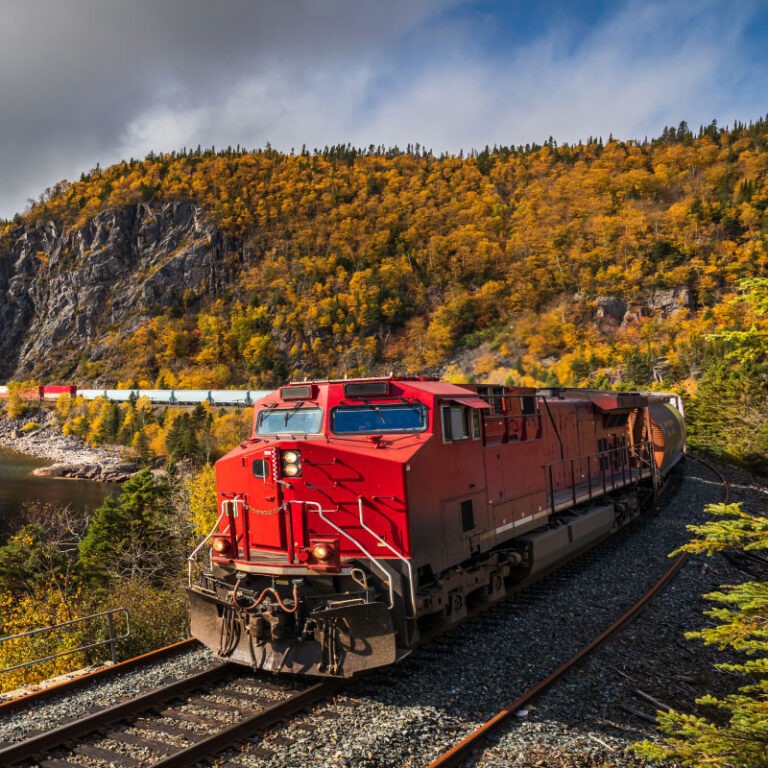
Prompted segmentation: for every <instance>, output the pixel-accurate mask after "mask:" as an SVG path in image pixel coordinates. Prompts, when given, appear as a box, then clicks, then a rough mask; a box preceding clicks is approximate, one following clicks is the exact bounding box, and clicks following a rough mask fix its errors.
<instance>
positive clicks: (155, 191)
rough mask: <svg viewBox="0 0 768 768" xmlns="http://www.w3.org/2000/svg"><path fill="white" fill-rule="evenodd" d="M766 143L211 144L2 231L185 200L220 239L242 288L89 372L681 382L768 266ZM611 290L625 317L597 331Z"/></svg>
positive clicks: (115, 338) (181, 310) (755, 128)
mask: <svg viewBox="0 0 768 768" xmlns="http://www.w3.org/2000/svg"><path fill="white" fill-rule="evenodd" d="M767 145H768V124H767V123H766V122H765V121H763V120H759V121H758V122H756V123H754V124H752V125H749V126H744V125H736V126H734V127H733V128H729V129H720V128H718V127H717V126H716V125H715V124H714V123H713V124H712V125H710V126H707V127H706V128H702V129H701V130H700V131H699V133H698V135H694V134H693V133H692V132H691V131H690V130H689V129H688V127H687V126H686V125H685V124H684V123H683V124H681V125H680V126H679V127H678V128H677V129H665V131H664V133H663V135H662V136H661V137H660V138H658V139H655V140H651V141H647V140H646V141H643V142H636V141H616V140H609V141H608V142H606V143H604V142H602V141H601V140H590V141H588V142H586V143H580V144H577V145H561V146H558V145H557V144H556V143H555V142H554V141H552V140H550V141H549V142H547V143H546V144H544V145H541V146H537V145H533V146H526V147H516V148H515V147H499V148H494V149H486V150H483V151H482V152H475V153H472V154H471V155H469V156H462V155H459V156H449V155H444V156H440V157H436V156H434V155H433V154H432V153H430V152H425V151H424V150H422V149H421V148H420V147H418V146H416V147H408V148H407V149H406V150H405V151H401V150H398V149H397V148H395V149H390V150H387V149H384V148H383V147H373V146H372V147H369V148H368V149H363V150H361V149H355V148H352V147H349V146H338V147H332V148H325V149H324V150H315V151H313V152H309V151H306V150H302V151H301V152H300V153H298V154H291V155H286V154H282V153H279V152H276V151H274V150H272V149H269V148H267V149H265V150H259V151H252V152H251V151H245V150H240V149H235V150H232V149H228V150H225V151H223V152H218V153H217V152H214V151H212V150H210V151H202V150H200V149H198V150H196V151H182V152H178V153H172V154H168V155H150V156H149V157H147V158H146V159H144V160H140V161H137V160H131V161H129V162H124V163H121V164H118V165H114V166H112V167H110V168H105V169H101V168H96V169H94V170H93V171H91V172H90V173H89V174H87V175H85V176H83V178H82V179H81V180H80V181H76V182H74V183H64V182H62V183H61V184H59V185H56V186H55V187H54V188H53V189H51V190H48V191H47V192H46V194H44V195H43V196H42V197H41V199H40V201H39V202H38V203H37V204H35V205H34V206H33V207H32V208H31V210H30V211H29V212H28V213H27V214H25V215H24V217H22V218H21V219H20V220H19V221H18V222H15V223H9V224H8V225H7V226H6V227H5V232H6V235H7V237H9V238H10V237H12V236H13V232H14V231H15V227H16V226H17V225H18V224H24V225H26V226H38V225H43V224H44V223H45V222H47V221H50V220H54V221H56V222H58V225H59V226H60V227H61V226H63V227H70V228H77V227H83V226H85V225H86V223H87V222H88V221H89V219H90V218H91V217H93V216H94V215H96V214H98V213H99V212H101V211H103V210H105V209H107V208H122V207H126V206H135V205H141V204H146V205H158V204H163V203H166V202H176V201H180V200H186V201H191V202H194V203H195V204H196V205H198V206H200V209H201V211H202V212H203V215H204V216H206V217H207V218H208V219H209V220H211V221H213V222H214V223H215V225H216V227H217V231H218V232H220V233H221V238H222V243H221V254H220V259H221V260H222V263H221V264H220V267H221V272H222V274H226V275H228V276H229V277H228V282H227V283H226V284H225V285H222V286H218V287H217V290H216V291H208V292H207V293H205V294H201V295H191V294H189V293H185V294H182V295H178V296H177V300H176V303H175V304H173V305H171V306H164V307H151V308H147V314H146V315H145V316H144V317H141V318H134V321H133V322H132V324H131V326H130V327H124V328H121V327H118V328H113V329H105V330H108V331H109V332H108V333H106V334H105V335H104V336H103V337H102V338H100V339H99V344H100V351H99V355H98V359H96V358H95V356H89V350H88V349H86V350H77V351H76V353H77V354H80V353H82V355H81V358H80V359H81V363H80V367H79V369H78V371H77V372H76V376H78V377H80V378H81V379H83V380H84V381H92V380H93V379H94V378H97V379H98V380H99V381H100V382H108V383H114V382H121V383H124V384H133V385H141V386H144V387H148V386H165V387H179V388H204V387H226V386H231V385H237V386H250V387H258V388H261V387H272V386H275V385H277V384H279V383H282V382H283V381H285V380H286V379H288V378H297V377H298V378H303V377H305V376H322V377H326V376H343V375H355V374H370V373H376V372H389V371H392V370H394V371H396V372H411V373H425V372H432V373H438V372H445V370H446V365H447V364H448V363H450V362H453V364H454V366H456V370H449V373H454V374H456V373H460V374H461V375H462V376H464V377H465V378H466V377H468V376H470V377H475V378H484V379H489V378H490V379H493V380H496V381H501V382H503V381H507V380H511V381H513V382H515V383H523V384H530V383H539V384H541V383H546V384H556V383H559V384H579V383H614V384H616V383H619V382H625V383H629V384H634V385H647V384H650V383H652V382H654V381H657V382H660V381H664V382H665V383H667V384H669V383H675V382H683V381H685V380H688V379H692V380H695V379H697V378H698V377H699V375H700V373H701V370H702V365H703V361H702V356H703V355H704V354H705V349H704V348H705V346H706V345H705V341H704V339H705V336H706V335H707V334H710V333H713V332H717V331H719V330H722V329H723V328H725V327H727V323H728V318H727V317H724V316H723V315H722V313H721V312H720V311H719V307H720V304H721V302H722V300H723V298H724V297H726V296H728V295H730V294H732V293H733V292H734V291H735V290H736V288H737V285H738V282H739V280H741V279H744V278H750V277H756V276H765V275H766V274H767V268H768V243H767V240H766V233H767V232H768V217H767V216H766V206H767V205H768V187H767V186H766V169H768V150H767V149H766V147H767ZM42 256H45V253H43V254H42ZM84 257H85V258H87V254H85V256H84ZM47 268H48V267H47V265H46V263H45V259H44V258H41V259H40V269H42V270H44V269H47ZM606 298H607V299H616V300H619V301H620V302H621V306H622V307H623V309H624V311H623V312H622V313H621V315H620V316H619V317H616V318H610V317H606V318H604V319H603V320H600V317H599V316H600V310H601V307H602V306H604V304H602V303H601V301H602V300H603V299H606ZM467 351H474V352H475V353H476V354H472V355H465V354H464V353H466V352H467ZM73 352H75V351H73ZM77 354H75V357H77ZM49 364H50V361H49ZM70 370H71V369H70ZM48 374H49V375H54V376H55V375H56V371H53V370H51V371H48Z"/></svg>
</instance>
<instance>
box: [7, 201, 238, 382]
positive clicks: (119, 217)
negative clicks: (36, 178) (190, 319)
mask: <svg viewBox="0 0 768 768" xmlns="http://www.w3.org/2000/svg"><path fill="white" fill-rule="evenodd" d="M230 251H231V248H230V244H229V243H227V241H226V240H225V239H224V238H223V237H222V236H221V235H220V234H219V233H218V231H217V230H216V228H215V227H214V225H213V224H212V223H211V222H210V221H208V220H206V219H205V217H204V215H203V213H202V211H201V209H200V208H199V207H198V206H195V205H194V204H192V203H188V202H177V203H167V204H152V205H150V204H140V205H136V206H132V207H129V208H125V209H120V210H114V209H112V210H106V211H103V212H102V213H100V214H99V215H97V216H95V217H94V218H93V219H91V220H90V221H89V222H88V223H86V224H85V225H84V226H82V227H73V228H64V227H63V226H62V225H61V224H58V223H56V222H54V221H49V222H47V223H45V224H38V225H36V226H34V227H30V226H29V225H28V226H26V227H19V229H18V230H16V231H15V232H13V233H12V236H11V242H10V244H9V246H8V247H7V250H6V251H5V252H2V251H0V328H2V333H1V334H0V381H2V380H5V379H8V378H16V379H21V378H24V377H31V376H33V375H35V376H45V374H46V368H48V369H49V370H51V369H52V370H56V371H58V372H62V371H66V368H67V365H70V366H71V370H74V368H75V366H76V364H77V362H78V360H77V359H71V358H72V357H73V354H72V353H73V350H76V351H77V352H78V353H79V354H80V355H83V356H85V358H86V359H88V360H98V359H99V358H100V356H101V355H103V354H104V351H105V348H104V347H103V345H102V344H100V339H102V338H103V337H104V335H105V334H106V333H107V329H115V328H117V329H119V333H120V334H121V335H123V336H125V335H127V334H130V333H132V332H133V331H134V330H135V329H136V328H137V327H138V326H139V324H140V323H142V322H143V321H145V320H146V319H147V318H148V317H151V316H152V315H153V314H156V312H153V309H155V308H159V307H162V308H164V309H165V310H167V309H168V308H175V307H178V308H179V310H180V311H181V310H183V309H184V308H185V307H183V306H182V305H181V302H182V301H183V302H185V306H189V303H190V302H194V301H195V300H196V299H199V298H200V297H202V296H211V295H216V294H217V292H218V291H219V290H220V289H221V284H222V281H224V282H227V281H228V280H229V279H230V276H229V275H227V274H224V273H225V272H226V267H225V266H224V264H225V263H226V262H227V258H226V256H227V254H228V253H229V252H230Z"/></svg>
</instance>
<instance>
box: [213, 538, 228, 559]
mask: <svg viewBox="0 0 768 768" xmlns="http://www.w3.org/2000/svg"><path fill="white" fill-rule="evenodd" d="M211 549H213V551H214V552H217V553H218V554H220V555H226V554H228V553H229V538H228V537H226V536H215V537H214V539H213V541H212V542H211Z"/></svg>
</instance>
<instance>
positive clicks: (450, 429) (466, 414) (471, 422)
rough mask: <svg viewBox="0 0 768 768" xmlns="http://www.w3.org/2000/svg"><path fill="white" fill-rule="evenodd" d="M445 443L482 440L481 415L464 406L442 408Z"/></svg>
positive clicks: (445, 406) (475, 410) (473, 409)
mask: <svg viewBox="0 0 768 768" xmlns="http://www.w3.org/2000/svg"><path fill="white" fill-rule="evenodd" d="M441 413H442V422H443V442H444V443H454V442H457V441H459V440H479V439H480V413H479V411H478V410H477V409H475V408H467V407H466V406H464V405H444V406H442V408H441Z"/></svg>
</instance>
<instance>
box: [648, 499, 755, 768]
mask: <svg viewBox="0 0 768 768" xmlns="http://www.w3.org/2000/svg"><path fill="white" fill-rule="evenodd" d="M706 511H707V512H709V513H710V514H712V515H714V516H715V519H714V520H712V521H710V522H708V523H705V524H703V525H699V526H689V530H691V531H693V532H694V533H696V534H697V536H698V538H697V539H695V540H694V541H692V542H690V543H689V544H686V545H685V546H683V547H681V548H680V550H678V552H691V553H706V554H712V553H713V552H718V551H721V550H723V549H727V548H730V547H741V548H743V549H744V550H768V518H765V517H761V516H753V515H750V514H748V513H746V512H744V511H743V510H742V508H741V505H740V504H714V505H710V506H708V507H707V510H706ZM678 552H673V553H672V554H673V555H676V554H678ZM706 597H707V599H709V600H712V601H713V602H714V603H717V604H718V605H719V606H723V607H717V608H713V609H712V610H710V611H707V612H706V615H707V616H709V617H710V618H712V619H714V620H715V621H716V622H717V623H716V624H715V625H714V626H711V627H708V628H707V629H703V630H701V631H699V632H690V633H688V634H687V635H686V636H687V637H690V638H698V639H701V640H703V641H704V642H705V643H706V644H707V645H714V646H717V647H718V648H720V649H725V648H730V649H733V650H735V651H741V652H743V653H744V654H745V656H746V659H745V660H744V661H743V662H742V663H737V664H726V663H723V664H719V665H718V666H719V667H720V668H721V669H724V670H727V671H728V672H735V673H738V674H742V675H744V676H745V679H747V680H748V681H749V682H748V684H746V685H744V686H743V687H742V688H740V689H739V693H737V694H733V695H730V696H725V697H724V698H722V699H718V698H716V697H715V696H710V695H707V696H703V697H701V698H700V699H697V701H696V703H697V704H699V705H706V706H710V707H714V708H716V709H717V710H719V712H720V713H721V718H719V719H717V720H716V721H715V720H711V719H709V718H706V717H699V716H697V715H686V714H682V713H680V712H675V711H672V710H671V711H669V712H666V713H659V715H658V722H659V728H660V729H661V730H662V732H663V733H665V734H666V738H665V739H664V740H663V742H662V743H659V744H655V743H652V742H649V741H645V742H642V743H641V744H639V745H637V746H636V747H635V749H636V751H637V752H639V753H640V754H641V755H643V756H645V757H648V758H650V759H652V760H658V761H661V760H676V761H679V763H680V764H681V765H684V766H696V767H698V766H705V765H706V766H710V767H711V768H764V766H766V765H768V584H766V583H765V582H762V581H761V582H747V583H744V584H739V585H732V586H725V587H721V589H720V591H718V592H713V593H711V594H709V595H706Z"/></svg>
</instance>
